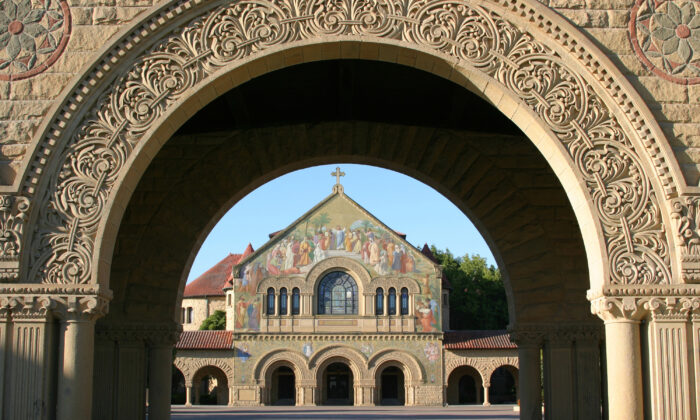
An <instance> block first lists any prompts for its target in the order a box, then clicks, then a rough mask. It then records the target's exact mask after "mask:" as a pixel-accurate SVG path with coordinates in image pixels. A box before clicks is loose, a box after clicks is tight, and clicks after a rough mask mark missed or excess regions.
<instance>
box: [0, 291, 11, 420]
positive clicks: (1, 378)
mask: <svg viewBox="0 0 700 420" xmlns="http://www.w3.org/2000/svg"><path fill="white" fill-rule="evenodd" d="M11 327H12V324H11V323H10V307H9V301H8V300H7V299H0V419H1V418H3V414H2V411H3V410H2V407H3V406H4V404H3V401H4V400H3V396H4V395H5V389H4V387H5V363H6V362H5V360H6V358H7V355H8V354H9V348H10V340H11V337H12V335H11V334H9V331H10V329H11ZM8 379H9V378H8Z"/></svg>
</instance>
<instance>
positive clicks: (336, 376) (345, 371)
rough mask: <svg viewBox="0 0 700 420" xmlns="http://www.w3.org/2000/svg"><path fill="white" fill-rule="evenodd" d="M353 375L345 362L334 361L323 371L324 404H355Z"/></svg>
mask: <svg viewBox="0 0 700 420" xmlns="http://www.w3.org/2000/svg"><path fill="white" fill-rule="evenodd" d="M353 385H354V384H353V375H352V370H350V367H349V366H348V365H347V364H345V363H343V362H334V363H331V364H330V365H328V367H327V368H326V369H325V370H324V371H323V404H325V405H353V401H354V399H353V397H354V392H353V391H354V390H353Z"/></svg>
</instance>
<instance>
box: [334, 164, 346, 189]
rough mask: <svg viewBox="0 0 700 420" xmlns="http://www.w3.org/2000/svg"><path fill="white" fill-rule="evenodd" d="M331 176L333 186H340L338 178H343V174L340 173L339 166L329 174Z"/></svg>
mask: <svg viewBox="0 0 700 420" xmlns="http://www.w3.org/2000/svg"><path fill="white" fill-rule="evenodd" d="M331 176H334V177H335V185H340V177H341V176H345V172H340V166H338V167H336V168H335V172H331Z"/></svg>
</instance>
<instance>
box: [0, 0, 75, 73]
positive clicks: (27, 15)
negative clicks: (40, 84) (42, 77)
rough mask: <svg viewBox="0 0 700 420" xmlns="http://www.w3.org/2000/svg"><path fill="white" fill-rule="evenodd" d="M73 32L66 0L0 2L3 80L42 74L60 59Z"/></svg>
mask: <svg viewBox="0 0 700 420" xmlns="http://www.w3.org/2000/svg"><path fill="white" fill-rule="evenodd" d="M70 30H71V21H70V9H69V8H68V2H67V1H65V0H0V80H21V79H26V78H28V77H31V76H34V75H36V74H39V73H41V72H42V71H44V70H46V69H47V68H49V66H51V65H52V64H53V63H54V62H56V60H57V59H58V58H59V57H60V56H61V54H62V53H63V50H64V49H65V48H66V44H68V37H69V35H70Z"/></svg>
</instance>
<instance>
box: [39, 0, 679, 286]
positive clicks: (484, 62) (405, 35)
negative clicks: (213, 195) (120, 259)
mask: <svg viewBox="0 0 700 420" xmlns="http://www.w3.org/2000/svg"><path fill="white" fill-rule="evenodd" d="M501 7H505V8H511V7H512V8H513V9H512V10H513V11H515V12H516V13H520V9H519V8H518V6H517V5H511V4H510V3H503V4H500V5H499V4H497V2H494V3H490V2H468V1H464V0H451V1H440V2H439V1H430V0H378V1H372V2H370V1H359V0H339V1H334V2H330V3H329V2H312V1H308V0H284V1H274V2H273V1H265V0H262V1H240V2H234V3H225V4H223V5H221V6H219V7H216V8H209V7H196V8H192V10H193V12H191V13H193V14H194V13H202V14H200V15H198V16H193V17H192V18H190V20H189V21H187V22H185V23H182V24H181V26H180V27H179V28H178V29H177V30H176V31H172V30H168V31H165V32H162V35H159V36H160V38H159V39H158V40H157V42H153V44H152V45H154V46H153V47H152V48H151V49H149V50H147V51H146V52H145V53H143V54H142V55H141V56H140V57H139V58H137V59H135V60H134V64H133V66H132V67H131V68H130V70H129V71H127V72H125V73H124V74H123V75H121V76H120V77H119V78H118V79H116V80H114V81H113V82H111V85H110V86H109V87H108V88H106V90H105V91H104V93H103V94H102V95H101V97H99V98H98V99H97V101H96V105H95V106H94V107H93V109H92V111H91V112H89V113H88V114H86V115H83V116H82V117H81V118H82V120H81V122H80V125H79V129H76V130H75V131H73V134H71V136H72V137H71V138H70V139H68V141H67V142H66V143H65V147H63V148H62V149H61V150H57V151H56V153H55V155H56V156H57V159H59V160H60V162H61V165H60V167H61V170H60V171H55V172H54V173H51V174H48V176H50V179H49V182H48V185H49V187H48V189H46V190H44V191H43V192H41V193H40V195H39V197H38V198H37V199H38V200H39V215H38V220H37V226H38V229H36V231H35V232H36V233H35V234H34V236H33V238H32V249H31V256H30V259H29V263H30V267H31V271H30V272H29V279H28V281H31V282H44V283H90V282H95V281H97V280H96V279H95V278H94V277H93V270H94V267H92V262H93V256H92V254H93V252H94V245H95V241H96V234H97V228H98V224H99V223H100V220H101V218H103V217H104V215H105V213H106V211H107V208H108V207H109V205H108V203H109V201H110V199H111V198H110V196H111V194H112V191H113V188H114V186H115V182H116V181H117V178H118V177H119V176H120V174H121V173H122V172H124V171H125V170H127V169H128V168H126V165H127V161H128V160H129V158H130V156H131V154H132V152H133V150H134V148H135V147H136V146H137V145H138V144H139V142H141V141H142V140H143V136H144V134H145V133H146V132H147V131H148V130H151V129H152V128H154V125H156V124H158V123H159V122H160V120H161V118H162V117H163V115H164V114H166V113H167V112H170V111H171V110H172V107H173V104H175V103H176V102H178V101H180V100H181V99H182V98H183V97H184V96H185V95H188V94H189V93H190V92H191V91H192V90H196V89H198V87H199V85H200V84H201V82H202V80H204V79H205V78H206V77H208V76H209V75H211V74H213V73H215V72H217V71H219V70H221V69H223V68H225V67H230V66H233V65H235V64H236V63H237V62H239V61H241V60H244V59H251V58H252V57H254V56H255V55H257V54H259V53H260V52H262V51H265V50H266V49H268V48H270V47H273V46H274V47H280V46H282V45H289V46H292V45H294V44H295V43H299V42H301V41H307V40H321V39H323V40H330V39H332V38H333V37H342V39H344V40H351V39H355V40H357V41H367V40H378V42H383V41H382V40H387V41H391V42H393V43H398V44H399V45H401V44H404V45H406V46H409V47H413V48H415V47H417V48H422V49H430V50H432V51H434V52H435V53H436V54H440V55H443V56H450V57H452V58H453V59H456V60H459V63H460V64H459V65H464V66H470V67H471V68H473V69H476V70H477V71H479V72H481V73H483V74H484V75H485V76H487V77H490V78H492V79H493V80H495V82H497V83H500V84H501V85H503V86H505V87H506V88H507V89H509V90H510V91H511V92H512V93H513V94H514V95H516V96H517V97H518V98H519V99H520V103H521V105H522V106H526V107H528V108H529V109H530V110H531V111H533V112H534V113H535V114H536V115H537V116H538V117H539V118H540V120H541V121H542V122H543V123H544V124H545V125H546V126H548V128H549V129H550V130H551V131H552V132H553V133H554V134H555V135H556V136H558V138H559V139H560V141H561V143H562V145H563V146H564V147H565V149H566V150H567V151H568V153H569V156H570V158H571V160H572V162H573V163H574V164H575V166H576V167H577V168H578V171H579V174H580V177H581V179H582V181H583V182H584V184H585V186H586V187H587V189H588V192H589V195H590V199H591V202H592V203H593V204H594V206H595V209H596V210H597V213H598V218H599V220H600V227H601V230H602V232H603V235H604V241H605V245H606V248H607V255H608V264H609V270H608V271H609V274H610V278H609V279H607V281H608V282H609V283H612V284H629V285H632V284H665V283H670V282H671V273H670V268H669V267H670V260H669V244H668V239H667V237H666V235H665V233H664V228H663V226H662V214H661V208H660V206H659V203H658V198H657V196H656V193H655V192H654V191H653V188H652V185H651V181H650V179H649V177H648V175H647V173H646V172H645V170H644V169H643V165H642V162H641V157H640V155H639V154H638V151H637V150H635V147H634V146H633V144H632V142H631V140H630V138H629V137H628V135H627V134H626V132H625V130H624V129H623V128H622V125H621V124H620V122H619V121H618V120H617V118H616V117H615V116H614V115H613V113H612V112H611V110H610V109H609V108H608V106H607V105H606V103H607V102H608V101H606V99H604V98H603V97H601V96H600V95H599V94H598V93H597V91H596V90H595V89H594V88H593V86H592V85H591V84H590V82H588V80H589V79H590V77H589V76H588V75H583V74H581V73H579V72H578V70H576V69H575V68H574V67H573V66H571V65H570V64H568V62H567V60H565V59H562V57H560V56H559V54H558V53H557V52H556V51H555V50H553V49H552V48H550V47H549V46H547V45H546V44H545V43H543V42H541V41H540V40H539V39H538V35H536V34H532V33H528V32H524V31H523V30H522V29H521V28H522V27H523V26H522V25H516V24H514V23H512V22H511V21H509V20H507V18H506V17H505V16H504V15H503V10H504V9H502V8H501ZM523 7H525V6H523ZM187 9H188V7H184V6H182V7H181V8H179V9H178V13H180V12H181V11H182V10H187ZM195 10H196V11H200V10H201V11H202V12H196V11H195ZM164 19H166V20H167V19H170V17H167V18H164ZM149 31H150V30H149ZM147 32H148V31H147ZM147 32H144V33H147ZM136 33H139V32H136ZM139 36H140V35H139ZM557 39H559V38H557ZM561 39H564V38H561ZM566 39H567V44H566V46H565V47H566V48H567V50H568V49H570V48H572V47H571V45H572V44H570V42H572V39H571V37H567V38H566ZM152 41H156V40H155V39H153V40H152ZM119 55H120V54H116V53H115V54H114V55H113V56H112V57H115V58H114V59H115V60H117V59H118V58H117V57H118V56H119ZM588 64H590V63H588V62H587V64H584V65H588ZM111 65H112V64H110V66H111ZM591 71H592V72H597V71H599V70H593V69H591ZM601 80H602V79H601ZM611 80H612V79H611ZM611 83H613V82H611ZM83 85H84V86H89V85H90V83H84V84H83ZM611 94H613V95H614V96H616V95H617V93H611ZM81 95H82V94H81ZM630 106H631V107H632V108H634V106H632V105H630ZM67 114H68V115H73V114H74V112H73V111H70V112H68V113H67ZM631 114H632V112H630V117H629V118H630V119H631V120H636V119H638V115H639V113H638V114H637V116H631ZM60 125H64V124H60ZM632 125H633V126H634V125H635V124H632ZM637 125H638V126H643V125H644V123H643V122H642V123H641V124H637ZM639 136H640V138H643V139H645V138H646V137H645V136H648V130H647V134H639ZM649 141H651V142H653V141H655V140H653V139H650V140H649ZM56 143H60V144H64V143H62V142H56ZM644 144H645V145H646V143H644ZM649 144H652V143H649ZM47 147H49V146H47ZM47 150H48V149H47ZM653 150H658V149H654V147H649V148H648V150H647V152H648V153H650V154H652V155H654V154H655V153H658V151H653ZM659 161H660V162H663V159H661V160H658V159H657V162H659ZM662 166H663V165H662ZM666 172H667V171H665V170H664V171H662V170H661V169H658V173H659V174H661V173H666ZM666 181H667V180H666ZM666 181H662V184H664V185H667V184H668V182H666ZM672 189H673V187H671V190H672ZM669 191H670V190H669Z"/></svg>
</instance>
